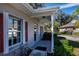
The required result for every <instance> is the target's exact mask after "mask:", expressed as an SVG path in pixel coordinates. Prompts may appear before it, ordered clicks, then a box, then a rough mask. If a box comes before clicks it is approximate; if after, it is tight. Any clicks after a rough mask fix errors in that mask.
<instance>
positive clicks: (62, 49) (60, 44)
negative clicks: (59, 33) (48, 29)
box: [54, 37, 73, 56]
mask: <svg viewBox="0 0 79 59" xmlns="http://www.w3.org/2000/svg"><path fill="white" fill-rule="evenodd" d="M54 41H55V42H54V44H55V47H54V48H55V49H54V56H72V55H73V54H72V51H73V48H72V47H71V46H70V41H68V40H66V38H64V37H55V38H54Z"/></svg>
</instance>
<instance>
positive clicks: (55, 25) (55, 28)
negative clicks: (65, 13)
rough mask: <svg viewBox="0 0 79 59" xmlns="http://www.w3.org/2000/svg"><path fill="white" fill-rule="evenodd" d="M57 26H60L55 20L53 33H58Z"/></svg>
mask: <svg viewBox="0 0 79 59" xmlns="http://www.w3.org/2000/svg"><path fill="white" fill-rule="evenodd" d="M59 26H60V24H59V22H58V21H56V20H55V21H54V32H58V31H59V30H58V28H59Z"/></svg>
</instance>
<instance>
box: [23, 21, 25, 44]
mask: <svg viewBox="0 0 79 59" xmlns="http://www.w3.org/2000/svg"><path fill="white" fill-rule="evenodd" d="M25 43H26V41H25V20H23V44H25Z"/></svg>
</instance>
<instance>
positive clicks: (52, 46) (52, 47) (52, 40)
mask: <svg viewBox="0 0 79 59" xmlns="http://www.w3.org/2000/svg"><path fill="white" fill-rule="evenodd" d="M53 24H54V14H53V15H51V31H52V37H51V51H50V52H51V53H54V51H53V50H54V28H53V27H54V26H53Z"/></svg>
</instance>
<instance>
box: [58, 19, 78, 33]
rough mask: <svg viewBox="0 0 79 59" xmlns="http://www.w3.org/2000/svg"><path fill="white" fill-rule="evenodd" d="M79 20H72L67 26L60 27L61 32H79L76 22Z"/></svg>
mask: <svg viewBox="0 0 79 59" xmlns="http://www.w3.org/2000/svg"><path fill="white" fill-rule="evenodd" d="M77 21H78V20H72V21H71V22H69V23H68V24H66V25H63V26H60V27H59V32H68V33H69V32H79V28H77V27H76V26H75V24H76V22H77Z"/></svg>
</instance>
